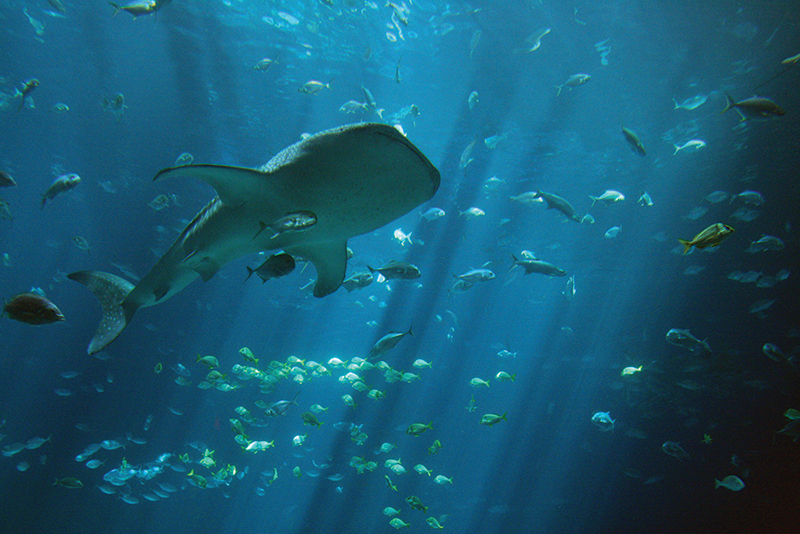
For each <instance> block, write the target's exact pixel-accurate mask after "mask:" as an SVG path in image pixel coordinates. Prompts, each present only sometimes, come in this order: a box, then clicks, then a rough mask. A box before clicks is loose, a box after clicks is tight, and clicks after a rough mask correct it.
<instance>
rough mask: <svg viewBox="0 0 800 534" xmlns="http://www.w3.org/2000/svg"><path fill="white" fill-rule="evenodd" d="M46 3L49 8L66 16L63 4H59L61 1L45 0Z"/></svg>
mask: <svg viewBox="0 0 800 534" xmlns="http://www.w3.org/2000/svg"><path fill="white" fill-rule="evenodd" d="M47 3H48V4H50V7H52V8H53V9H55V10H56V11H58V12H59V13H61V14H62V15H66V14H67V8H65V7H64V4H62V3H61V0H47Z"/></svg>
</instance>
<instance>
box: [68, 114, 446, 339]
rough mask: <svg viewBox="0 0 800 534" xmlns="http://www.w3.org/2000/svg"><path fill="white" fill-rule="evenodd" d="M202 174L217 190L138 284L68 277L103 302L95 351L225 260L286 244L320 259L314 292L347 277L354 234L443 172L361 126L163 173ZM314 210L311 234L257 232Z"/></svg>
mask: <svg viewBox="0 0 800 534" xmlns="http://www.w3.org/2000/svg"><path fill="white" fill-rule="evenodd" d="M183 177H192V178H199V179H201V180H204V181H205V182H207V183H208V184H210V185H211V186H212V187H213V188H214V189H215V190H216V192H217V196H215V197H214V198H213V199H212V200H211V202H209V204H208V205H207V206H206V207H205V208H203V209H202V210H200V213H198V214H197V215H196V216H195V218H194V219H193V220H192V222H191V223H189V225H188V226H187V227H186V228H185V229H184V230H183V232H182V233H181V235H180V236H179V237H178V239H177V241H176V242H175V243H174V244H173V245H172V247H171V248H170V249H169V250H168V251H167V252H166V254H164V256H162V257H161V259H160V260H158V263H156V265H155V266H154V267H153V269H152V270H151V271H150V272H149V273H148V274H147V275H145V277H144V278H142V280H141V281H140V282H139V283H138V284H137V285H136V286H135V287H134V285H133V284H131V283H130V282H128V281H127V280H125V279H123V278H121V277H119V276H116V275H112V274H108V273H103V272H99V271H80V272H76V273H72V274H70V275H69V278H71V279H72V280H75V281H78V282H81V283H82V284H85V285H86V286H87V287H88V288H89V289H90V290H91V291H92V292H93V293H94V294H95V296H97V298H98V299H99V300H100V305H101V307H102V312H103V317H102V319H101V321H100V326H99V327H98V328H97V331H96V332H95V335H94V338H93V339H92V341H91V343H90V344H89V348H88V352H89V353H90V354H92V353H95V352H98V351H100V350H102V349H103V348H104V347H106V346H107V345H108V344H109V343H111V342H112V341H114V339H116V338H117V336H118V335H119V334H120V333H121V332H122V331H123V330H124V329H125V327H126V326H127V325H128V323H129V322H130V320H131V318H132V317H133V315H134V313H136V311H137V310H138V309H139V308H144V307H147V306H153V305H154V304H160V303H162V302H164V301H165V300H167V299H168V298H170V297H171V296H173V295H174V294H176V293H178V292H179V291H180V290H182V289H183V288H184V287H186V286H187V285H189V284H190V283H191V282H192V281H193V280H194V279H195V278H197V277H198V276H200V277H202V278H203V281H208V280H209V279H211V278H212V277H213V276H214V275H215V274H216V273H217V271H218V270H219V269H220V267H222V266H223V265H225V264H226V263H228V262H230V261H233V260H235V259H238V258H240V257H242V256H245V255H248V254H254V253H257V252H259V251H262V250H277V249H283V250H284V251H286V252H287V253H289V254H292V255H297V256H302V257H303V258H306V259H308V260H309V261H311V263H313V264H314V267H315V268H316V270H317V281H316V283H315V285H314V296H315V297H324V296H325V295H328V294H330V293H332V292H334V291H336V290H337V289H338V288H339V286H340V285H341V284H342V280H344V274H345V263H346V259H347V240H348V239H349V238H351V237H354V236H357V235H361V234H365V233H368V232H372V231H373V230H375V229H377V228H380V227H382V226H384V225H385V224H388V223H389V222H391V221H393V220H395V219H397V218H398V217H401V216H403V215H405V214H406V213H408V212H409V211H411V210H412V209H414V208H416V207H417V206H419V205H420V204H422V203H424V202H426V201H427V200H430V198H431V197H433V195H434V194H435V193H436V190H437V189H438V188H439V181H440V176H439V171H438V170H436V168H435V167H434V166H433V165H432V164H431V162H430V161H429V160H428V159H427V158H426V157H425V156H424V155H423V154H422V152H420V151H419V149H417V148H416V147H415V146H414V145H413V144H411V142H410V141H408V140H407V139H406V138H405V137H404V136H403V135H402V134H400V132H398V131H397V130H396V129H394V128H392V127H391V126H387V125H385V124H372V123H363V124H354V125H349V126H342V127H339V128H335V129H332V130H328V131H325V132H321V133H318V134H316V135H313V136H311V137H308V138H307V139H304V140H303V141H300V142H299V143H296V144H294V145H291V146H289V147H288V148H286V149H284V150H282V151H281V152H280V153H278V154H277V155H276V156H275V157H274V158H272V159H271V160H270V161H269V162H268V163H267V164H266V165H265V166H264V167H262V168H261V169H248V168H241V167H226V166H221V165H191V166H184V167H172V168H168V169H164V170H162V171H161V172H159V173H158V174H157V175H156V177H155V178H154V180H162V179H164V178H183ZM299 212H310V213H313V214H314V215H315V216H316V224H314V225H313V227H310V228H308V229H305V230H304V231H302V232H282V233H279V234H278V235H274V236H271V235H269V233H268V232H263V233H261V234H259V235H258V236H257V237H256V238H254V237H253V236H254V235H256V234H257V233H258V231H259V230H260V229H261V228H262V223H266V224H267V225H269V224H270V223H271V222H273V221H278V220H279V219H281V218H282V217H285V216H286V215H287V214H291V213H299Z"/></svg>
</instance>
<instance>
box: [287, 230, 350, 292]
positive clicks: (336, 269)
mask: <svg viewBox="0 0 800 534" xmlns="http://www.w3.org/2000/svg"><path fill="white" fill-rule="evenodd" d="M286 251H287V252H288V253H290V254H296V255H298V256H301V257H303V258H306V259H307V260H309V261H310V262H311V263H313V264H314V268H315V269H316V270H317V281H316V283H315V284H314V296H315V297H324V296H325V295H330V294H331V293H333V292H334V291H336V290H337V289H339V286H341V285H342V282H343V281H344V271H345V269H346V268H347V241H346V240H342V241H324V242H319V243H310V244H304V245H300V246H296V247H286Z"/></svg>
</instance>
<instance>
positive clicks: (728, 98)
mask: <svg viewBox="0 0 800 534" xmlns="http://www.w3.org/2000/svg"><path fill="white" fill-rule="evenodd" d="M735 105H736V101H735V100H734V99H733V98H731V95H729V94H728V91H725V109H723V110H722V111H720V112H719V114H720V115H722V114H723V113H725V112H726V111H728V110H729V109H731V108H732V107H734V106H735Z"/></svg>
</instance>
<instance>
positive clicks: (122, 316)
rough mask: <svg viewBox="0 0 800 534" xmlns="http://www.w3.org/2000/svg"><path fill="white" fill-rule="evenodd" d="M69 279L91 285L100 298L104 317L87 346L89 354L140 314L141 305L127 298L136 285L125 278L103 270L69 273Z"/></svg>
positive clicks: (109, 341) (106, 342)
mask: <svg viewBox="0 0 800 534" xmlns="http://www.w3.org/2000/svg"><path fill="white" fill-rule="evenodd" d="M67 278H69V279H70V280H75V281H76V282H80V283H81V284H83V285H85V286H86V287H88V288H89V290H90V291H91V292H92V293H94V295H95V296H96V297H97V300H99V301H100V307H101V308H102V318H101V319H100V324H99V325H98V327H97V330H96V331H95V333H94V337H93V338H92V341H91V342H90V343H89V348H88V349H87V352H88V353H89V354H94V353H95V352H99V351H101V350H103V349H104V348H105V347H106V346H107V345H108V344H109V343H111V342H112V341H114V340H115V339H116V338H117V336H119V335H120V334H121V333H122V331H123V330H125V327H126V326H128V323H129V322H130V320H131V319H132V318H133V314H134V313H136V310H137V309H138V305H127V306H126V304H125V298H126V297H127V296H128V293H130V292H131V290H132V289H133V288H134V285H133V284H131V283H130V282H128V281H127V280H125V279H124V278H122V277H119V276H117V275H114V274H109V273H104V272H101V271H78V272H75V273H72V274H68V275H67Z"/></svg>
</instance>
